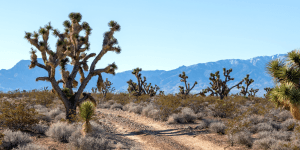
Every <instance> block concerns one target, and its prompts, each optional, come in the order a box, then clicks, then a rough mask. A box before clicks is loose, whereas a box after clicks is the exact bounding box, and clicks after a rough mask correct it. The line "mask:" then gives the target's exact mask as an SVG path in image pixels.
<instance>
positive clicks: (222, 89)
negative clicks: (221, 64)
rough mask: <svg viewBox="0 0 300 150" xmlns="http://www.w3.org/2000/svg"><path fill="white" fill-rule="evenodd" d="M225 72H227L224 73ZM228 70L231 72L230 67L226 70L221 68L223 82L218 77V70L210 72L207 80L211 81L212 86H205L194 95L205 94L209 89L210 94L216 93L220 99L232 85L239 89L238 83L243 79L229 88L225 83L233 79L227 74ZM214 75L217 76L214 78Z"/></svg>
mask: <svg viewBox="0 0 300 150" xmlns="http://www.w3.org/2000/svg"><path fill="white" fill-rule="evenodd" d="M225 72H226V73H227V74H225ZM230 72H232V69H231V68H230V69H229V70H226V68H223V75H224V76H225V81H223V82H222V80H221V79H220V75H219V71H217V72H216V73H215V74H213V73H211V74H210V78H209V80H211V81H212V82H213V83H211V82H210V83H209V84H210V85H211V86H212V87H211V88H210V87H207V88H206V89H203V90H202V92H200V93H198V94H196V95H201V96H205V93H207V92H209V91H210V92H211V94H210V95H211V96H214V94H216V95H217V96H220V99H221V100H222V99H223V98H224V97H225V96H227V95H228V93H229V92H230V90H231V89H233V88H234V87H236V86H237V88H238V89H239V85H240V84H242V83H243V82H244V79H243V80H242V81H240V82H239V83H238V84H236V85H235V86H233V87H231V88H228V87H227V85H226V83H227V82H228V81H230V80H234V78H230V76H229V74H230ZM215 77H217V78H215ZM227 78H228V80H227Z"/></svg>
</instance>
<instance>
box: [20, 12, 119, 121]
mask: <svg viewBox="0 0 300 150" xmlns="http://www.w3.org/2000/svg"><path fill="white" fill-rule="evenodd" d="M81 17H82V16H81V14H80V13H70V14H69V18H70V19H71V22H72V23H70V21H69V20H66V21H64V23H63V25H64V26H65V32H64V33H60V32H59V31H58V30H57V29H54V30H53V35H54V36H55V37H59V39H58V40H57V43H56V52H54V51H52V50H50V48H49V46H48V43H47V42H48V36H49V31H50V30H51V29H52V27H51V25H50V22H49V25H47V26H45V28H40V29H39V34H40V35H42V38H43V41H39V40H38V37H39V34H38V33H36V32H34V34H33V38H30V37H31V35H32V34H31V33H29V32H25V34H26V35H25V38H26V39H27V40H28V41H29V42H30V44H31V45H33V46H35V47H36V48H37V49H38V50H39V51H40V52H41V55H42V59H43V61H44V65H43V64H40V63H38V62H37V56H36V54H35V53H36V51H35V50H33V49H32V48H31V64H30V66H29V69H32V68H34V67H35V66H38V67H40V68H43V69H45V70H46V71H47V72H48V76H46V77H38V78H36V81H48V82H50V83H51V85H52V88H53V89H52V92H53V93H56V94H57V95H58V97H59V98H60V100H61V101H62V102H63V104H64V106H65V108H66V119H67V120H69V121H71V122H73V121H74V120H73V119H72V117H73V116H76V107H77V106H79V105H80V104H81V103H82V102H84V101H86V100H88V99H89V100H90V101H92V102H93V103H94V104H95V106H96V101H95V99H94V98H93V97H92V96H91V93H84V92H83V90H84V89H85V87H86V85H87V84H88V82H89V81H90V80H91V78H92V77H93V76H98V81H97V87H98V89H101V88H102V86H103V79H102V75H101V73H102V72H104V73H109V74H113V75H115V69H117V66H116V65H115V63H112V64H109V65H108V66H107V67H105V68H103V69H95V65H96V64H97V62H98V61H99V60H100V59H101V58H102V57H103V55H104V54H106V53H107V52H108V51H115V52H116V53H117V54H119V53H120V52H121V48H120V47H119V46H118V47H114V44H117V43H118V42H117V39H115V38H114V36H113V34H114V32H115V31H120V25H119V24H118V23H117V22H115V21H110V22H109V23H108V26H109V27H110V31H108V32H105V33H104V35H103V36H104V40H103V45H102V50H101V51H100V53H98V55H96V53H91V54H88V55H87V54H86V53H84V52H85V51H87V50H89V46H90V43H89V35H90V34H91V30H92V29H91V28H90V26H89V24H88V23H87V22H83V23H82V25H80V24H79V22H80V20H81ZM81 30H85V33H86V35H85V36H84V37H83V36H79V32H80V31H81ZM82 45H85V47H84V48H82ZM47 55H48V57H47ZM94 56H96V58H95V59H94V60H93V62H92V64H91V66H90V68H89V67H88V65H87V61H88V59H89V58H91V57H94ZM69 58H70V59H71V65H73V70H72V71H71V72H69V71H67V70H66V68H65V65H66V64H67V63H68V62H69ZM58 65H59V66H60V67H61V70H60V71H61V72H60V73H61V75H62V79H61V80H56V79H55V68H56V67H57V66H58ZM83 70H84V71H89V72H88V75H87V76H86V77H85V76H84V74H83ZM78 72H79V74H80V76H81V78H80V82H81V85H80V86H79V88H78V90H77V92H73V88H76V87H77V85H78V82H77V81H76V80H75V77H76V75H77V73H78ZM59 83H62V84H63V89H61V88H60V87H59ZM81 95H83V97H81Z"/></svg>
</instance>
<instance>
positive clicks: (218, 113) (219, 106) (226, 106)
mask: <svg viewBox="0 0 300 150" xmlns="http://www.w3.org/2000/svg"><path fill="white" fill-rule="evenodd" d="M237 109H238V108H237V103H235V102H233V101H230V100H227V99H224V100H215V102H214V103H213V109H212V110H213V113H212V116H214V117H221V118H226V117H232V116H233V114H234V113H236V110H237Z"/></svg>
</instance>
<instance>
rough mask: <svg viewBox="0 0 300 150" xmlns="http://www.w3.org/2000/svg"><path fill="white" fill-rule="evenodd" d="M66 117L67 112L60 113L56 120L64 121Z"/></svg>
mask: <svg viewBox="0 0 300 150" xmlns="http://www.w3.org/2000/svg"><path fill="white" fill-rule="evenodd" d="M65 119H66V113H60V114H59V115H57V116H55V118H54V122H57V121H62V120H65Z"/></svg>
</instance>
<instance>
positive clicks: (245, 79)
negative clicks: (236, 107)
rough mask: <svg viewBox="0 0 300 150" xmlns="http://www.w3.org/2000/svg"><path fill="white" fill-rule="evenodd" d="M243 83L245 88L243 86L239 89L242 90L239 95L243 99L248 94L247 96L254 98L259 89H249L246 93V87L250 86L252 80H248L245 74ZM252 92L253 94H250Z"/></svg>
mask: <svg viewBox="0 0 300 150" xmlns="http://www.w3.org/2000/svg"><path fill="white" fill-rule="evenodd" d="M244 81H245V84H246V88H245V87H244V86H242V87H241V88H242V90H241V91H240V95H242V96H244V97H245V96H246V94H247V93H248V96H255V93H257V92H258V90H259V89H253V88H251V89H250V90H249V91H248V87H249V86H250V84H252V83H253V82H254V80H253V79H250V80H249V74H247V75H246V77H245V78H244ZM239 88H240V87H239V86H238V89H239ZM252 92H253V94H252Z"/></svg>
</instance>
